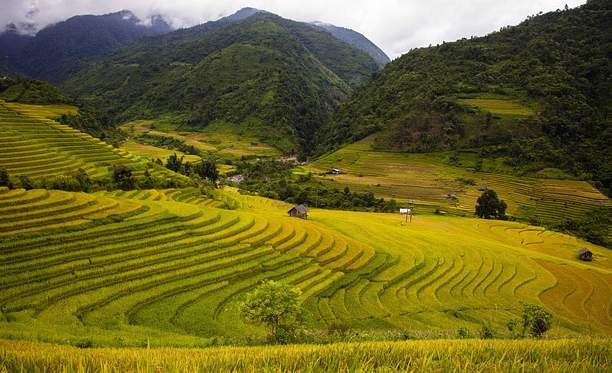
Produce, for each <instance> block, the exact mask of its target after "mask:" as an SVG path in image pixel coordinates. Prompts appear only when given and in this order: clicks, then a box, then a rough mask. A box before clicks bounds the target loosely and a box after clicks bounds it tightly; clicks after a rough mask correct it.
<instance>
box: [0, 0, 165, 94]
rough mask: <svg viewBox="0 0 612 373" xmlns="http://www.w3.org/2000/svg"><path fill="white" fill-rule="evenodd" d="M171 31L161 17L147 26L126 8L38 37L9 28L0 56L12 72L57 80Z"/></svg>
mask: <svg viewBox="0 0 612 373" xmlns="http://www.w3.org/2000/svg"><path fill="white" fill-rule="evenodd" d="M169 31H170V26H169V25H168V24H167V23H166V22H165V21H164V20H163V19H162V18H160V17H153V18H152V19H151V25H149V26H145V25H144V24H142V23H141V20H139V19H138V18H136V16H134V14H132V13H131V12H130V11H126V10H123V11H120V12H115V13H110V14H105V15H100V16H94V15H82V16H75V17H71V18H69V19H67V20H65V21H62V22H59V23H57V24H54V25H50V26H48V27H46V28H44V29H42V30H41V31H39V32H38V33H37V34H36V35H35V36H25V35H18V34H17V33H16V31H15V30H14V29H13V28H10V27H9V28H7V29H6V30H5V32H4V33H2V34H0V55H1V56H3V57H5V58H6V59H3V60H4V61H3V62H4V63H5V65H6V67H7V68H9V69H10V70H11V71H14V72H19V73H22V74H26V75H28V76H30V77H33V78H35V79H42V80H47V81H50V82H54V83H58V82H61V81H63V80H65V79H67V78H68V77H70V76H71V75H72V74H74V73H76V72H77V71H78V70H80V69H81V68H82V67H83V66H84V65H85V62H86V61H87V60H88V59H92V58H96V57H100V56H103V55H105V54H107V53H109V52H112V51H114V50H117V49H119V48H121V47H123V46H125V45H127V44H129V43H131V42H132V41H134V40H137V39H139V38H142V37H145V36H151V35H158V34H163V33H166V32H169ZM7 61H8V62H7Z"/></svg>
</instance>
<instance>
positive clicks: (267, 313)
mask: <svg viewBox="0 0 612 373" xmlns="http://www.w3.org/2000/svg"><path fill="white" fill-rule="evenodd" d="M240 311H241V313H242V315H243V317H244V318H245V320H246V321H247V322H252V323H256V324H262V325H265V326H266V327H267V328H268V336H269V339H270V340H271V341H273V342H283V341H284V339H285V338H284V337H285V336H287V335H289V334H291V332H292V331H293V330H294V328H295V326H296V325H297V324H298V322H299V320H298V319H299V316H300V313H301V310H300V293H299V291H298V290H295V289H293V288H291V287H290V286H289V285H286V284H281V283H278V282H275V281H265V282H263V283H262V284H261V285H259V286H258V287H257V288H255V290H253V291H252V292H250V293H248V294H247V295H246V299H245V300H244V302H242V303H241V305H240Z"/></svg>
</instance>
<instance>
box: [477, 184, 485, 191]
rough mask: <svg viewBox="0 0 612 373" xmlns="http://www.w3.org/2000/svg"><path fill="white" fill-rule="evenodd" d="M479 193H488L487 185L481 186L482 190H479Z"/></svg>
mask: <svg viewBox="0 0 612 373" xmlns="http://www.w3.org/2000/svg"><path fill="white" fill-rule="evenodd" d="M478 190H479V191H481V192H486V191H487V186H486V185H481V186H480V188H478Z"/></svg>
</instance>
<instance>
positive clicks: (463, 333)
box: [457, 326, 470, 339]
mask: <svg viewBox="0 0 612 373" xmlns="http://www.w3.org/2000/svg"><path fill="white" fill-rule="evenodd" d="M457 337H459V338H460V339H466V338H470V332H469V330H467V328H465V327H463V326H462V327H461V328H459V329H457Z"/></svg>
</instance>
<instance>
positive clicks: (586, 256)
mask: <svg viewBox="0 0 612 373" xmlns="http://www.w3.org/2000/svg"><path fill="white" fill-rule="evenodd" d="M578 259H580V260H583V261H585V262H590V261H592V260H593V253H592V252H591V250H589V249H587V248H586V247H583V248H582V249H580V250H578Z"/></svg>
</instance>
